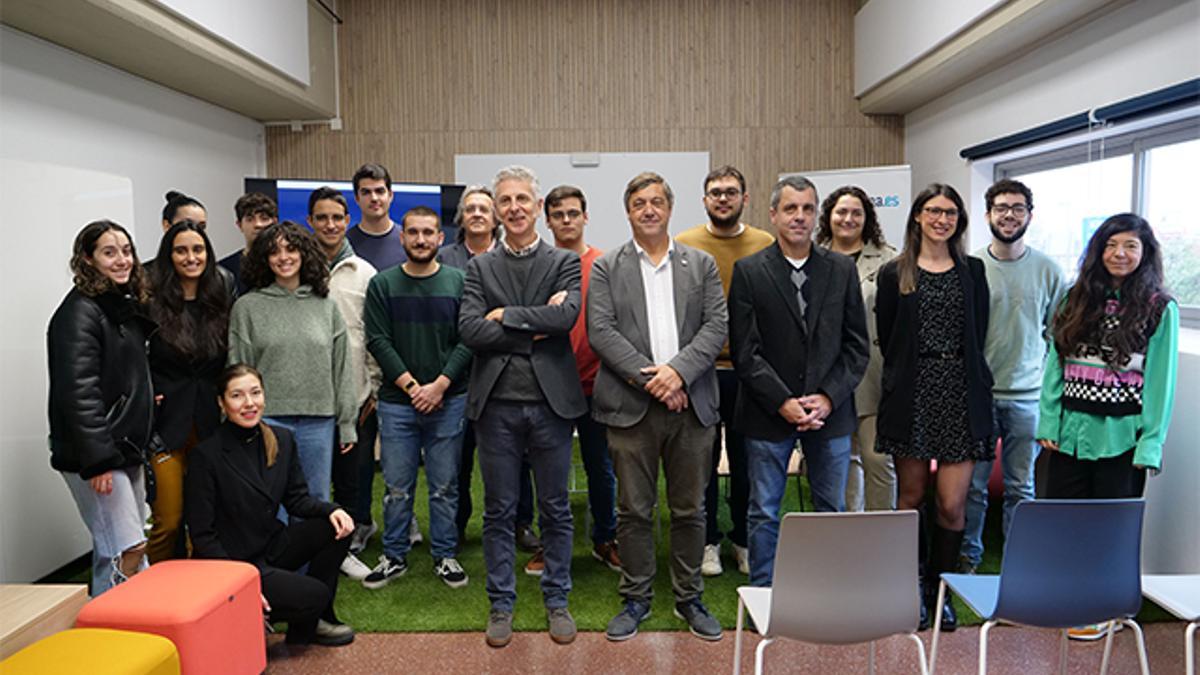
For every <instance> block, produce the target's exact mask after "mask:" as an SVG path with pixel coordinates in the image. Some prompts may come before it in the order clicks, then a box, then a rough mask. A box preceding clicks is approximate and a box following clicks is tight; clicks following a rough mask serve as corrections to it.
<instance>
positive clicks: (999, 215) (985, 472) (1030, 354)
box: [959, 178, 1066, 573]
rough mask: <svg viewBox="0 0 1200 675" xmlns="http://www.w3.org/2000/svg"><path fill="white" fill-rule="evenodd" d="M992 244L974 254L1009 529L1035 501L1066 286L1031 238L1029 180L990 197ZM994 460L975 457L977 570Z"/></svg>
mask: <svg viewBox="0 0 1200 675" xmlns="http://www.w3.org/2000/svg"><path fill="white" fill-rule="evenodd" d="M984 200H985V202H986V205H987V221H988V225H989V226H990V227H991V230H992V241H991V243H990V244H988V245H987V246H985V247H984V248H982V249H980V250H979V251H976V252H975V255H976V256H978V257H979V258H980V259H981V260H983V264H984V270H985V272H986V274H987V282H988V288H989V289H990V291H991V300H990V302H989V305H990V310H989V311H990V314H989V316H990V317H991V318H990V320H989V321H988V332H987V340H986V342H985V344H984V356H985V358H986V359H987V363H988V367H990V368H991V371H992V377H993V379H994V380H995V384H994V385H993V386H992V401H993V402H992V416H993V419H994V420H995V424H996V430H997V432H998V433H999V435H1000V439H1001V449H1000V462H1001V465H1002V468H1003V472H1004V518H1003V532H1004V536H1005V538H1006V539H1007V538H1008V528H1009V525H1010V524H1011V522H1012V513H1013V510H1014V509H1015V508H1016V506H1017V503H1018V502H1020V501H1022V500H1025V499H1033V497H1034V482H1033V467H1034V462H1035V461H1036V459H1037V455H1038V445H1037V443H1036V442H1035V441H1034V434H1035V432H1036V430H1037V424H1038V395H1039V393H1040V390H1041V385H1042V364H1043V362H1044V361H1045V359H1046V345H1047V340H1048V339H1049V336H1050V322H1051V319H1052V318H1053V316H1054V311H1055V309H1056V308H1057V306H1058V302H1059V300H1060V299H1061V298H1062V295H1063V293H1065V292H1066V286H1065V284H1064V282H1063V278H1062V273H1061V272H1060V271H1059V269H1058V265H1056V264H1055V263H1054V261H1052V260H1051V259H1050V258H1049V257H1047V256H1046V255H1045V254H1043V253H1042V252H1041V251H1037V250H1035V249H1033V248H1032V247H1030V246H1028V245H1026V244H1025V232H1026V231H1027V230H1028V228H1029V222H1030V220H1031V219H1032V216H1033V192H1032V191H1031V190H1030V189H1029V188H1028V187H1026V186H1025V185H1024V184H1023V183H1021V182H1019V181H1016V180H1011V179H1007V178H1006V179H1003V180H1000V181H998V182H997V183H996V184H994V185H992V186H991V187H990V188H988V190H987V192H986V193H985V195H984ZM991 473H992V461H991V460H989V461H980V462H976V463H975V473H974V474H973V476H972V478H971V487H970V490H969V491H968V493H967V524H966V532H965V536H964V537H963V544H962V550H961V553H960V560H959V567H960V569H961V570H962V571H963V572H967V573H974V571H975V568H977V567H978V566H979V563H980V561H981V560H982V559H983V524H984V521H985V520H986V517H987V507H988V490H987V487H988V478H989V477H990V476H991Z"/></svg>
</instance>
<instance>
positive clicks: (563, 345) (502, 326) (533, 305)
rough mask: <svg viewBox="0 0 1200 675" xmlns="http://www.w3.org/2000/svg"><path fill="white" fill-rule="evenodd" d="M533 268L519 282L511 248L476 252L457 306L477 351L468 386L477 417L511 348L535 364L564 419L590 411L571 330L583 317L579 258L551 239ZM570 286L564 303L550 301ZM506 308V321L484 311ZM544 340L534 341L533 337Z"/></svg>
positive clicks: (471, 414) (466, 337)
mask: <svg viewBox="0 0 1200 675" xmlns="http://www.w3.org/2000/svg"><path fill="white" fill-rule="evenodd" d="M533 256H534V260H533V267H532V269H530V271H529V281H528V283H527V284H526V285H525V287H524V288H515V287H514V286H513V283H512V280H511V277H510V276H509V274H508V271H507V270H505V269H504V265H505V264H507V262H508V254H507V253H506V252H505V251H504V249H503V248H500V247H497V248H494V249H492V250H491V251H488V252H487V253H481V254H480V255H477V256H475V257H474V258H471V261H470V262H468V263H467V279H466V282H465V285H464V286H463V297H462V305H460V307H459V312H458V332H459V335H461V336H462V341H463V344H465V345H466V346H467V347H470V348H471V350H472V351H473V352H474V353H475V360H474V361H473V362H472V364H471V379H470V382H469V383H468V385H467V419H470V420H478V419H479V416H480V414H482V413H483V408H484V406H485V405H487V401H488V398H489V397H490V396H491V393H492V387H494V386H495V384H496V380H497V379H499V378H500V373H501V372H503V371H504V367H505V366H506V365H508V361H509V359H511V358H512V355H513V354H524V355H526V356H528V357H529V360H530V363H531V364H532V365H533V374H534V376H535V377H537V381H538V385H539V386H540V387H541V389H542V395H543V396H545V397H546V403H547V404H549V406H550V409H551V410H553V411H554V413H555V414H556V415H558V416H559V417H563V418H566V419H575V418H576V417H581V416H582V415H584V414H585V413H587V402H586V401H585V400H584V398H583V388H582V387H581V386H580V385H579V373H578V372H577V371H576V370H575V354H574V353H573V352H572V351H571V340H570V333H571V327H572V326H574V325H575V319H576V318H578V316H579V305H580V303H581V302H582V301H583V297H582V295H581V294H580V277H579V269H580V268H579V256H578V255H576V254H575V253H574V252H572V251H567V250H564V249H558V248H555V247H553V246H551V245H549V244H547V243H546V242H542V243H541V244H540V245H539V246H538V250H537V251H536V252H535V253H534V254H533ZM562 290H565V291H567V299H566V300H565V301H564V302H563V303H562V304H560V305H547V304H546V301H547V300H549V299H550V296H552V295H554V294H555V293H557V292H558V291H562ZM496 307H503V308H504V320H503V322H499V323H498V322H495V321H489V320H488V319H485V318H484V317H485V316H487V313H488V312H490V311H491V310H492V309H494V308H496ZM539 335H544V336H545V337H544V338H541V339H537V340H535V339H534V337H535V336H539Z"/></svg>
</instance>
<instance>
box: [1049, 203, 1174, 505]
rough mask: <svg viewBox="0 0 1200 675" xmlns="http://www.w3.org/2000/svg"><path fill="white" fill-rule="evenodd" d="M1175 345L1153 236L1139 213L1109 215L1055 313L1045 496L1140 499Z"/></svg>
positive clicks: (1154, 458) (1157, 454) (1167, 406)
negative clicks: (1076, 278)
mask: <svg viewBox="0 0 1200 675" xmlns="http://www.w3.org/2000/svg"><path fill="white" fill-rule="evenodd" d="M1178 349H1179V307H1178V305H1177V304H1176V303H1175V301H1174V300H1173V299H1172V298H1171V296H1170V295H1168V294H1167V292H1166V289H1164V288H1163V271H1162V255H1161V253H1160V247H1159V244H1158V240H1157V239H1155V237H1154V232H1153V230H1151V229H1150V225H1149V224H1148V223H1147V222H1146V221H1145V219H1143V218H1141V217H1140V216H1137V215H1135V214H1132V213H1122V214H1118V215H1115V216H1112V217H1111V218H1109V219H1107V220H1105V221H1104V223H1102V224H1101V225H1100V229H1098V230H1096V233H1095V234H1094V235H1092V239H1091V241H1089V242H1088V246H1087V252H1086V254H1085V255H1084V259H1083V265H1082V268H1081V269H1080V271H1079V279H1078V280H1077V281H1076V282H1075V285H1074V286H1073V287H1072V288H1071V290H1070V292H1069V293H1068V294H1067V299H1066V301H1065V302H1064V303H1063V306H1062V308H1061V309H1060V310H1059V312H1058V315H1057V316H1056V317H1055V322H1054V342H1053V344H1052V345H1051V348H1050V353H1049V355H1048V356H1047V361H1046V369H1045V375H1044V376H1043V380H1042V395H1041V420H1040V422H1039V424H1038V431H1037V438H1038V443H1039V444H1041V446H1042V447H1043V448H1045V449H1047V450H1052V451H1054V452H1053V453H1051V455H1050V458H1049V459H1050V462H1049V475H1048V482H1047V485H1046V496H1047V497H1049V498H1058V499H1121V498H1129V497H1141V496H1142V491H1143V489H1144V488H1145V485H1146V472H1147V470H1149V471H1151V472H1154V473H1157V472H1158V471H1159V470H1160V469H1161V468H1162V446H1163V442H1164V441H1165V440H1166V437H1167V424H1168V423H1169V422H1170V420H1171V407H1172V404H1173V403H1174V399H1175V379H1176V374H1177V369H1178Z"/></svg>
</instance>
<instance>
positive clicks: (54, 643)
mask: <svg viewBox="0 0 1200 675" xmlns="http://www.w3.org/2000/svg"><path fill="white" fill-rule="evenodd" d="M76 673H88V675H179V653H178V652H176V651H175V645H174V644H173V643H172V642H171V641H170V640H168V639H167V638H165V637H162V636H159V635H151V634H149V633H134V632H131V631H124V630H110V629H108V628H72V629H70V630H65V631H62V632H61V633H55V634H54V635H51V636H50V637H48V638H44V639H42V640H38V641H37V642H35V643H33V644H31V645H29V646H28V647H26V648H24V649H22V650H21V651H19V652H17V653H16V654H13V655H12V656H10V657H8V658H7V659H4V660H3V661H0V675H27V674H36V675H50V674H53V675H75V674H76Z"/></svg>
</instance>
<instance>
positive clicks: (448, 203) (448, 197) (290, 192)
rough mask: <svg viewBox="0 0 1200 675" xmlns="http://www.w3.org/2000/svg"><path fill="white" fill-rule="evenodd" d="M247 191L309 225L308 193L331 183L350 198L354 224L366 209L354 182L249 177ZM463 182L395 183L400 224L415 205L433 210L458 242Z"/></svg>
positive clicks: (395, 217) (395, 218)
mask: <svg viewBox="0 0 1200 675" xmlns="http://www.w3.org/2000/svg"><path fill="white" fill-rule="evenodd" d="M245 186H246V192H261V193H263V194H265V195H267V196H268V197H270V198H271V199H274V200H275V203H276V204H278V205H279V220H281V221H283V220H291V221H295V222H297V223H300V224H301V225H304V226H305V227H307V226H308V222H307V216H308V196H309V194H311V193H312V191H313V190H315V189H317V188H319V187H322V186H328V187H331V188H333V189H335V190H338V191H340V192H341V193H342V195H344V196H345V197H346V203H347V205H349V207H350V224H351V225H350V226H351V227H357V226H358V223H359V221H361V220H362V211H361V210H359V208H358V204H357V203H356V202H355V201H354V186H353V184H352V183H351V182H350V181H337V180H311V179H291V178H247V179H246V181H245ZM463 189H464V187H463V186H462V185H439V184H436V183H392V208H391V210H390V213H391V217H392V220H393V221H395V222H396V223H399V222H400V219H401V218H403V217H404V214H405V213H407V212H408V210H409V209H411V208H413V207H414V206H427V207H429V208H431V209H433V210H434V211H435V212H436V213H437V214H438V216H439V217H440V218H441V220H442V230H443V231H444V232H445V234H446V238H445V240H446V241H447V242H452V241H454V237H455V235H457V234H458V228H457V227H455V225H454V220H455V216H456V215H457V214H458V199H459V197H460V196H462V192H463Z"/></svg>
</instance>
